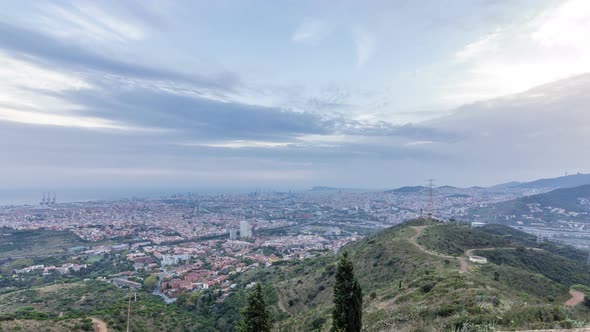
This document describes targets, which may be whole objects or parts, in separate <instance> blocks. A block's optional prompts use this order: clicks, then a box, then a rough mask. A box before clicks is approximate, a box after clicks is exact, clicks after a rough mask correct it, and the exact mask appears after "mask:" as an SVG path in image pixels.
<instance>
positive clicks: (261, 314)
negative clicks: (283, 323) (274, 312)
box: [238, 283, 272, 332]
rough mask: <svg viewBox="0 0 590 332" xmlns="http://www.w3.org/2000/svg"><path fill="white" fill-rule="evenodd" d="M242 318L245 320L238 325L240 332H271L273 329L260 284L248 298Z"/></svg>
mask: <svg viewBox="0 0 590 332" xmlns="http://www.w3.org/2000/svg"><path fill="white" fill-rule="evenodd" d="M242 316H243V319H242V321H241V322H240V324H239V325H238V331H239V332H270V330H271V329H272V322H271V320H270V313H269V312H268V309H267V308H266V302H265V301H264V294H263V292H262V286H260V284H259V283H258V284H256V286H255V287H254V291H253V292H252V293H251V294H250V295H249V296H248V300H247V304H246V307H245V308H244V310H243V311H242Z"/></svg>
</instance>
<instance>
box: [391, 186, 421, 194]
mask: <svg viewBox="0 0 590 332" xmlns="http://www.w3.org/2000/svg"><path fill="white" fill-rule="evenodd" d="M426 189H427V188H426V187H424V186H406V187H400V188H397V189H392V190H386V191H385V192H386V193H391V194H407V193H419V192H422V191H424V190H426Z"/></svg>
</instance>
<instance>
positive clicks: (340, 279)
mask: <svg viewBox="0 0 590 332" xmlns="http://www.w3.org/2000/svg"><path fill="white" fill-rule="evenodd" d="M353 270H354V268H353V266H352V262H351V261H350V260H349V259H348V253H347V252H346V251H345V252H344V253H343V254H342V256H341V257H340V259H339V260H338V265H337V268H336V284H335V285H334V311H333V312H332V320H333V322H332V330H331V331H332V332H359V331H360V330H361V327H362V315H363V312H362V309H363V294H362V290H361V286H360V285H359V283H358V280H357V279H356V277H355V276H354V271H353Z"/></svg>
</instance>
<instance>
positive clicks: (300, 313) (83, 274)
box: [0, 219, 590, 332]
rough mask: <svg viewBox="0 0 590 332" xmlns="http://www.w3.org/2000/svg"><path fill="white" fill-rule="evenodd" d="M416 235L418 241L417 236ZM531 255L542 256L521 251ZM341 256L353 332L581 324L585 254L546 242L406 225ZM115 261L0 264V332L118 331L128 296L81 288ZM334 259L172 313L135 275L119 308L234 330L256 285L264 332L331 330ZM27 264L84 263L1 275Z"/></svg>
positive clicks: (506, 232) (280, 272) (180, 325)
mask: <svg viewBox="0 0 590 332" xmlns="http://www.w3.org/2000/svg"><path fill="white" fill-rule="evenodd" d="M419 229H420V230H422V232H421V236H417V232H418V230H419ZM414 239H416V242H418V243H419V244H421V245H422V246H423V247H426V248H427V249H428V251H424V249H423V248H421V247H419V246H417V245H416V243H414ZM535 246H538V247H539V248H542V249H544V251H533V250H529V249H526V248H527V247H535ZM497 247H502V248H504V249H498V250H480V251H476V253H477V254H479V255H483V256H486V257H488V259H489V261H490V263H489V264H485V265H476V264H470V265H469V269H468V272H464V273H461V272H460V271H459V267H460V265H459V259H456V258H453V257H449V255H462V253H463V252H464V251H465V250H466V249H472V248H497ZM506 248H514V249H506ZM516 248H519V249H516ZM344 249H345V250H346V251H347V260H348V262H349V263H350V264H351V265H350V266H351V267H352V266H354V277H355V278H356V280H357V284H360V285H363V288H364V289H365V290H367V291H366V294H364V295H363V294H360V290H359V292H358V293H359V297H358V298H357V300H355V301H356V303H357V304H358V308H359V309H358V311H356V312H358V313H360V312H361V310H362V323H363V331H365V330H366V331H380V330H396V331H414V330H416V331H431V330H441V331H491V330H498V329H501V330H518V329H543V328H559V327H563V328H570V327H578V326H582V325H583V324H584V322H586V323H587V322H589V321H590V307H587V306H585V305H579V306H576V307H575V308H567V307H564V306H563V303H564V302H565V301H566V300H568V299H569V298H570V294H569V293H568V291H569V289H570V287H571V288H574V289H578V290H582V291H584V292H586V291H587V288H588V287H590V283H589V281H588V274H587V266H586V265H584V264H583V263H581V261H580V257H584V258H585V257H587V254H585V253H583V252H579V251H576V250H573V249H572V248H570V247H566V246H562V245H558V244H553V243H541V244H536V238H535V237H531V236H530V235H528V234H525V233H522V232H520V231H518V230H515V229H511V228H508V227H505V226H497V225H488V226H486V227H483V228H479V229H471V228H470V227H466V226H462V225H459V224H441V223H439V222H436V221H433V220H426V219H422V220H414V221H410V222H407V223H404V224H401V225H398V226H395V227H391V228H388V229H386V230H383V231H381V232H378V233H375V234H372V235H369V236H367V237H365V238H364V239H363V240H360V241H357V242H354V243H351V244H349V245H347V246H346V247H345V248H344ZM572 253H573V254H572ZM124 257H125V255H124V253H123V255H120V257H117V255H100V256H92V257H85V256H84V255H77V256H76V257H71V256H64V255H57V256H50V257H21V258H19V259H14V260H10V261H7V262H6V263H5V264H4V265H3V266H2V270H1V271H0V272H3V273H2V274H0V286H1V287H2V290H0V328H1V329H0V330H15V329H16V330H18V329H21V330H48V331H53V330H55V331H84V327H83V326H84V324H87V323H88V318H90V317H97V318H100V319H103V320H105V321H106V322H107V324H108V326H109V331H110V330H113V331H123V330H125V329H126V324H127V309H128V305H129V302H128V299H129V294H130V293H129V290H126V289H118V288H116V287H114V286H112V285H110V284H108V283H105V282H100V281H94V280H93V281H86V282H84V281H83V280H85V279H87V278H90V279H93V278H95V277H96V276H102V275H106V274H110V273H116V272H117V271H119V272H120V271H125V270H129V269H131V266H130V265H128V264H127V263H125V262H124ZM341 259H342V257H341ZM341 259H340V260H338V259H337V257H336V256H335V255H332V254H327V255H324V256H320V257H316V258H309V259H305V260H303V261H283V262H280V263H277V264H273V266H271V267H268V268H264V269H254V270H249V271H247V272H245V273H241V274H239V275H231V276H230V280H231V282H232V283H234V284H235V285H236V287H235V288H233V289H232V290H230V292H229V295H228V296H226V295H227V294H222V293H220V292H219V290H217V289H213V290H201V291H199V292H193V293H188V294H185V295H182V296H180V297H179V298H178V300H177V302H176V303H173V304H165V303H164V302H163V301H162V300H161V298H159V297H157V296H154V295H152V294H151V288H152V285H153V283H154V282H157V280H156V279H155V278H153V277H150V276H149V275H147V274H143V275H140V277H143V278H144V279H143V283H144V288H143V289H142V290H139V291H138V293H137V302H135V301H133V300H132V301H131V321H130V325H131V329H132V330H134V331H204V332H209V331H224V332H235V331H237V326H236V322H238V321H239V320H240V319H241V316H240V310H241V309H242V308H246V307H247V304H248V301H249V299H250V296H251V295H252V294H253V293H252V292H251V291H248V290H247V289H246V285H248V284H250V283H251V282H256V283H257V284H259V285H260V286H261V287H260V290H259V291H258V292H262V294H263V300H264V303H265V305H266V306H265V307H266V310H267V314H268V316H267V317H268V321H270V322H273V325H274V327H273V331H285V332H286V331H322V332H327V331H329V330H330V329H331V328H332V326H334V325H335V324H333V323H335V322H336V319H333V318H332V313H333V311H334V308H335V307H336V306H335V305H334V304H335V303H337V302H338V295H336V293H337V292H333V291H332V290H334V289H335V288H338V287H335V286H336V281H337V280H338V279H341V278H340V277H336V276H337V274H339V265H340V262H341ZM31 261H32V262H33V264H46V265H60V264H62V263H64V262H73V263H78V264H86V263H90V264H91V265H90V268H89V269H83V270H81V271H80V272H72V273H70V275H58V274H55V275H45V276H44V275H41V273H40V271H38V272H35V271H34V272H31V273H29V274H23V275H21V276H13V275H12V269H13V268H17V267H22V266H28V265H29V263H31ZM351 271H352V269H351ZM4 272H6V273H4ZM347 280H350V279H347ZM256 291H257V290H255V292H256ZM258 294H260V293H258ZM335 295H336V296H335ZM586 295H588V293H586ZM586 304H588V300H586ZM60 313H61V315H60ZM346 318H350V316H346ZM333 321H334V322H333ZM38 322H42V323H44V324H45V325H39V324H37V323H38ZM359 322H360V317H359ZM336 324H338V323H336ZM345 331H346V330H345Z"/></svg>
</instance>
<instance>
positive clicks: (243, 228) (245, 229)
mask: <svg viewBox="0 0 590 332" xmlns="http://www.w3.org/2000/svg"><path fill="white" fill-rule="evenodd" d="M250 237H252V229H251V228H250V224H249V223H248V221H247V220H242V221H240V238H242V239H247V238H250Z"/></svg>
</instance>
